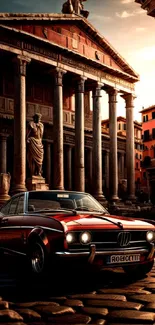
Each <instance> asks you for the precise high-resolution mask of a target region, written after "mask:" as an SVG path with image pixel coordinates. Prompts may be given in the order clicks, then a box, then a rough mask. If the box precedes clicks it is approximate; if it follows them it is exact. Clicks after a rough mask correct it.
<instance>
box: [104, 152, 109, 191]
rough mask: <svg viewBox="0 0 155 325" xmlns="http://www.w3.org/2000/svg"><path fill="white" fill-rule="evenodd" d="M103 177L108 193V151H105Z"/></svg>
mask: <svg viewBox="0 0 155 325" xmlns="http://www.w3.org/2000/svg"><path fill="white" fill-rule="evenodd" d="M105 179H106V189H107V194H109V151H106V154H105Z"/></svg>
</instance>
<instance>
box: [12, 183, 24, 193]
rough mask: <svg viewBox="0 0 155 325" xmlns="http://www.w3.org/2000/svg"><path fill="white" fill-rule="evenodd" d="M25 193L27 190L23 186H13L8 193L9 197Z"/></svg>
mask: <svg viewBox="0 0 155 325" xmlns="http://www.w3.org/2000/svg"><path fill="white" fill-rule="evenodd" d="M26 191H27V188H26V186H25V185H21V184H13V186H12V188H11V191H10V193H11V195H15V194H17V193H20V192H26Z"/></svg>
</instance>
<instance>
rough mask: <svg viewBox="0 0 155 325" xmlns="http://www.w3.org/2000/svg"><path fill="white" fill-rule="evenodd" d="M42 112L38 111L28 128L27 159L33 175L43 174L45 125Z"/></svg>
mask: <svg viewBox="0 0 155 325" xmlns="http://www.w3.org/2000/svg"><path fill="white" fill-rule="evenodd" d="M41 116H42V115H41V114H39V113H36V114H35V115H34V116H33V121H30V122H29V124H28V128H27V161H28V166H29V169H30V173H31V176H41V175H42V164H43V157H44V148H43V144H42V138H43V132H44V126H43V123H41Z"/></svg>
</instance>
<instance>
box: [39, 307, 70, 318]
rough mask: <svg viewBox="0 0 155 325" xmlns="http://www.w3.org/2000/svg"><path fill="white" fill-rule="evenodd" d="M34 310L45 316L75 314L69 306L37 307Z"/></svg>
mask: <svg viewBox="0 0 155 325" xmlns="http://www.w3.org/2000/svg"><path fill="white" fill-rule="evenodd" d="M34 308H35V310H36V311H37V312H38V313H39V314H41V315H44V316H50V315H51V316H52V315H61V314H74V313H75V311H74V309H73V308H71V307H68V306H35V307H34Z"/></svg>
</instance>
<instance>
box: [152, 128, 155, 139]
mask: <svg viewBox="0 0 155 325" xmlns="http://www.w3.org/2000/svg"><path fill="white" fill-rule="evenodd" d="M152 139H155V128H153V129H152Z"/></svg>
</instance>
